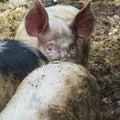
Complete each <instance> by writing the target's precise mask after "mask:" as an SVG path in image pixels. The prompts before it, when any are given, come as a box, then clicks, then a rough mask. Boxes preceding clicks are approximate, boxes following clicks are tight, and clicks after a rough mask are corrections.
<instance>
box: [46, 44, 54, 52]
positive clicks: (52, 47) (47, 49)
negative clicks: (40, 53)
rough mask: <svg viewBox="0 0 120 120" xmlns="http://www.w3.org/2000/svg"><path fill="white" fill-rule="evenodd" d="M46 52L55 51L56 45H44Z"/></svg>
mask: <svg viewBox="0 0 120 120" xmlns="http://www.w3.org/2000/svg"><path fill="white" fill-rule="evenodd" d="M46 52H47V53H48V54H51V53H55V52H56V47H55V45H54V44H49V45H47V46H46Z"/></svg>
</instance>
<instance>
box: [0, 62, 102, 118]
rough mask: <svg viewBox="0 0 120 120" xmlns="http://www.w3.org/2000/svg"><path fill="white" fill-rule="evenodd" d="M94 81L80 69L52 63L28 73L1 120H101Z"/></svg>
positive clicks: (72, 64) (87, 73) (75, 65)
mask: <svg viewBox="0 0 120 120" xmlns="http://www.w3.org/2000/svg"><path fill="white" fill-rule="evenodd" d="M101 116H102V114H101V109H100V99H99V89H98V85H97V81H96V79H95V78H94V77H93V76H92V75H91V74H90V73H89V72H88V71H87V70H86V69H85V68H84V67H82V66H81V65H77V64H74V63H70V62H60V61H55V62H51V63H49V64H47V65H44V66H42V67H40V68H38V69H36V70H34V71H33V72H32V73H30V74H29V75H28V76H27V77H26V78H25V79H24V80H23V81H22V83H21V84H20V86H19V87H18V89H17V91H16V93H15V95H14V96H13V97H12V99H11V100H10V101H9V103H8V104H7V106H6V107H5V109H4V110H3V111H2V112H1V114H0V120H72V119H75V120H101Z"/></svg>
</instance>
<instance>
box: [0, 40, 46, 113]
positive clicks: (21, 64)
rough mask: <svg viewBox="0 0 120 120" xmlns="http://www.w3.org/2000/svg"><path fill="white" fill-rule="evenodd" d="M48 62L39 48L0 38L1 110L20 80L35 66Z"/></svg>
mask: <svg viewBox="0 0 120 120" xmlns="http://www.w3.org/2000/svg"><path fill="white" fill-rule="evenodd" d="M46 63H48V59H47V58H46V57H45V56H44V55H43V54H42V53H41V52H40V51H38V50H37V49H35V48H33V47H31V46H29V45H27V44H24V43H21V42H20V41H15V40H8V39H6V40H0V111H1V110H2V109H3V107H4V106H5V105H6V103H7V102H8V100H9V99H10V98H11V97H12V96H13V94H14V92H15V90H16V88H17V87H18V85H19V84H20V82H21V81H22V80H23V79H24V78H25V77H26V76H27V75H28V74H29V73H30V72H31V71H32V70H34V69H35V68H37V67H39V66H41V65H43V64H46Z"/></svg>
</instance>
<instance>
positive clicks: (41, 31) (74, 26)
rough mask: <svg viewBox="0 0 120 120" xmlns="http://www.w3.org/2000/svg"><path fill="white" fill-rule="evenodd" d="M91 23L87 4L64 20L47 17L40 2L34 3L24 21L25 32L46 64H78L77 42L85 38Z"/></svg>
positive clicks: (48, 15)
mask: <svg viewBox="0 0 120 120" xmlns="http://www.w3.org/2000/svg"><path fill="white" fill-rule="evenodd" d="M61 10H62V9H61ZM58 14H59V13H58ZM63 16H64V15H63ZM93 24H94V15H93V13H92V11H91V2H90V1H89V2H88V4H87V5H86V6H85V7H84V8H83V9H82V10H81V11H80V12H78V14H76V16H75V17H74V18H73V19H71V20H68V21H66V20H65V19H64V17H63V18H60V17H59V16H58V15H52V14H49V11H46V10H45V8H44V7H43V5H42V4H41V3H40V1H39V0H36V2H35V5H34V6H33V8H32V9H31V10H30V11H29V12H28V14H27V16H26V18H25V28H26V31H27V33H28V34H29V35H30V36H32V37H37V38H38V39H37V40H38V44H39V45H38V49H39V50H40V51H42V52H43V53H44V54H45V55H46V56H47V58H48V59H49V60H50V61H53V60H64V61H71V62H75V63H80V60H81V58H80V57H79V55H78V48H77V47H78V46H77V39H78V37H82V38H85V37H88V35H89V34H90V32H91V31H92V29H93Z"/></svg>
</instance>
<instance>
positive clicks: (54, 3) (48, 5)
mask: <svg viewBox="0 0 120 120" xmlns="http://www.w3.org/2000/svg"><path fill="white" fill-rule="evenodd" d="M57 3H58V2H57V1H54V0H49V1H48V2H47V3H46V4H45V5H44V6H45V7H50V6H54V5H57Z"/></svg>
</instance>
